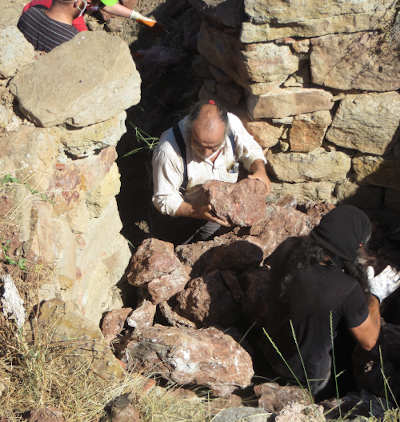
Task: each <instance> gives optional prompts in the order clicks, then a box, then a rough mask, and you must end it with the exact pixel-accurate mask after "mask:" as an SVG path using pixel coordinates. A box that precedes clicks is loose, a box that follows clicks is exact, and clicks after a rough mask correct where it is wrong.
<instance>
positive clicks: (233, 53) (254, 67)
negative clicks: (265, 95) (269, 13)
mask: <svg viewBox="0 0 400 422" xmlns="http://www.w3.org/2000/svg"><path fill="white" fill-rule="evenodd" d="M198 49H199V52H200V54H201V55H203V56H204V57H206V58H207V60H208V61H209V62H210V63H212V64H213V65H214V66H216V67H218V68H220V69H222V70H223V71H224V72H225V73H226V74H227V75H229V76H230V77H231V78H232V79H233V80H234V81H235V82H236V83H237V84H239V85H241V86H243V87H247V86H248V85H249V84H251V83H254V82H258V83H270V82H278V83H281V82H283V81H284V80H285V79H286V78H287V77H288V76H289V75H290V74H292V73H294V72H296V70H297V69H298V65H299V59H298V57H297V56H296V55H295V54H293V53H292V52H291V50H290V47H288V46H286V45H282V46H278V45H276V44H274V43H259V44H249V45H245V46H243V45H242V44H241V43H240V41H239V40H238V39H237V38H236V37H234V36H233V35H230V34H228V33H225V32H223V31H221V30H219V29H216V28H214V27H212V26H211V25H208V24H207V23H204V22H203V24H202V27H201V30H200V35H199V40H198Z"/></svg>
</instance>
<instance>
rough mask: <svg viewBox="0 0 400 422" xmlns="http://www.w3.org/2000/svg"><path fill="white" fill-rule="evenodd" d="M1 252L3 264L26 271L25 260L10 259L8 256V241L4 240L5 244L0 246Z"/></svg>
mask: <svg viewBox="0 0 400 422" xmlns="http://www.w3.org/2000/svg"><path fill="white" fill-rule="evenodd" d="M1 248H2V250H3V256H4V262H5V263H6V264H8V265H16V266H17V267H18V268H19V269H20V270H22V271H26V258H18V260H15V259H12V258H11V257H10V256H9V255H8V251H9V249H10V240H6V242H5V243H4V244H3V245H1Z"/></svg>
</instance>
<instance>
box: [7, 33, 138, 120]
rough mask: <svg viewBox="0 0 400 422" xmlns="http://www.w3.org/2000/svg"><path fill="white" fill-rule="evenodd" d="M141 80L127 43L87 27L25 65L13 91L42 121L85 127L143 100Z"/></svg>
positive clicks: (25, 111) (25, 109) (27, 111)
mask: <svg viewBox="0 0 400 422" xmlns="http://www.w3.org/2000/svg"><path fill="white" fill-rule="evenodd" d="M105 51H107V54H104V52H105ZM99 57H101V62H99ZM88 69H90V72H88ZM43 75H46V77H43ZM140 82H141V81H140V76H139V73H138V72H137V70H136V68H135V64H134V62H133V60H132V57H131V53H130V51H129V48H128V45H127V44H125V43H124V42H123V41H122V40H121V39H119V38H118V37H113V36H111V35H109V34H106V33H105V32H102V31H94V32H88V31H84V32H81V33H79V34H78V35H77V36H75V37H74V38H73V39H72V40H71V41H68V42H66V43H64V44H62V45H60V46H59V47H57V48H55V49H54V50H52V51H51V52H50V53H49V54H47V55H44V56H41V57H40V58H39V59H38V60H37V61H36V62H34V63H33V64H31V65H29V66H27V67H25V68H24V69H23V70H22V71H21V72H19V73H18V75H17V76H16V77H15V78H14V79H13V81H12V83H11V90H12V92H13V93H14V95H16V97H17V99H18V102H19V106H20V109H21V111H22V112H23V114H24V115H26V116H27V117H28V118H29V119H30V120H32V121H33V122H34V123H35V124H36V125H38V126H43V127H50V126H56V125H61V124H68V125H70V126H74V127H83V126H88V125H92V124H94V123H98V122H102V121H105V120H108V119H110V118H112V117H113V116H116V115H118V114H119V113H120V112H122V111H123V110H126V109H127V108H129V107H131V106H133V105H135V104H137V103H138V102H139V100H140ZM60 99H62V101H60Z"/></svg>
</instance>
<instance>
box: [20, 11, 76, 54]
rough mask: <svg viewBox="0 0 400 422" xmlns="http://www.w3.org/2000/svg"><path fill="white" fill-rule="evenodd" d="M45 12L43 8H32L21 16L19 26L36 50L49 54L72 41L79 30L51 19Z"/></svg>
mask: <svg viewBox="0 0 400 422" xmlns="http://www.w3.org/2000/svg"><path fill="white" fill-rule="evenodd" d="M45 11H46V8H45V7H43V6H35V7H31V8H30V9H29V10H27V11H26V12H25V13H23V14H22V15H21V16H20V18H19V20H18V24H17V26H18V29H19V30H20V31H21V32H22V33H23V34H24V36H25V38H26V39H27V40H28V41H29V42H30V43H31V44H32V45H33V47H34V49H35V50H40V51H45V52H49V51H51V50H52V49H53V48H55V47H57V46H58V45H60V44H62V43H64V42H66V41H69V40H71V39H72V38H73V37H74V36H75V35H76V34H77V33H78V30H77V29H76V28H74V27H73V26H72V25H68V24H66V23H63V22H57V21H55V20H54V19H51V18H49V17H48V16H47V15H46V14H45Z"/></svg>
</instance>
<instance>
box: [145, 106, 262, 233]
mask: <svg viewBox="0 0 400 422" xmlns="http://www.w3.org/2000/svg"><path fill="white" fill-rule="evenodd" d="M239 163H241V164H243V165H244V167H245V169H246V170H248V172H249V173H250V174H249V176H248V177H250V178H256V179H259V180H261V181H262V182H264V183H265V185H266V186H267V189H268V190H269V189H270V181H269V179H268V176H267V173H266V171H265V158H264V154H263V152H262V149H261V147H260V146H259V145H258V144H257V142H256V141H255V140H254V139H253V137H252V136H251V135H250V134H249V133H248V132H247V131H246V130H245V128H244V127H243V125H242V123H241V121H240V120H239V118H238V117H236V116H235V115H234V114H231V113H227V112H226V111H225V110H224V109H223V108H222V107H221V106H220V105H219V104H217V103H215V102H214V101H212V100H211V101H209V102H200V103H198V104H197V105H196V106H195V107H194V109H193V111H192V112H191V113H190V114H189V115H188V116H186V117H185V118H184V119H182V120H181V121H180V122H179V123H178V125H176V126H175V127H174V128H170V129H168V130H167V131H165V132H164V133H163V134H162V135H161V139H160V144H159V146H158V148H157V149H156V151H155V152H154V155H153V182H154V195H153V204H154V206H155V207H156V208H157V209H158V210H159V211H160V212H161V213H162V214H166V215H170V216H175V217H192V218H195V219H199V220H206V221H208V223H207V224H206V225H204V226H203V227H202V228H201V229H200V231H199V232H198V233H197V236H196V238H195V239H192V241H193V240H206V239H207V238H209V237H211V236H212V234H213V233H215V232H216V231H217V230H218V228H219V227H220V225H223V226H228V223H227V222H226V221H225V220H222V219H220V218H218V217H217V216H215V215H213V214H212V212H211V206H210V205H202V206H195V205H193V203H192V202H190V201H189V200H188V198H189V196H190V194H191V192H193V190H194V189H195V187H196V186H198V185H202V184H203V183H205V182H206V181H208V180H220V181H224V182H231V183H235V182H236V181H237V179H238V175H239Z"/></svg>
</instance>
